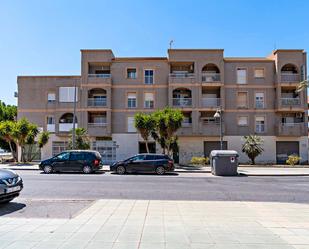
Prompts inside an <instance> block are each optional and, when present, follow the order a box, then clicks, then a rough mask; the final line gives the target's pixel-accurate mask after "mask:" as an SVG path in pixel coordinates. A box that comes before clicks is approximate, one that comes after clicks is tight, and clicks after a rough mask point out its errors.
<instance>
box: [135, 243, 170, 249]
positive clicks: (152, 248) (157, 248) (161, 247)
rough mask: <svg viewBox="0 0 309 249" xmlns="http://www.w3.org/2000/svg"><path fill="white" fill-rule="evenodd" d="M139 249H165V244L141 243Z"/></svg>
mask: <svg viewBox="0 0 309 249" xmlns="http://www.w3.org/2000/svg"><path fill="white" fill-rule="evenodd" d="M139 249H165V243H162V242H160V243H158V242H153V243H150V242H142V243H140V245H139Z"/></svg>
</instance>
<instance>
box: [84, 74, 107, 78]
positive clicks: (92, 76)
mask: <svg viewBox="0 0 309 249" xmlns="http://www.w3.org/2000/svg"><path fill="white" fill-rule="evenodd" d="M88 77H89V78H110V77H111V74H110V73H104V74H95V73H93V74H88Z"/></svg>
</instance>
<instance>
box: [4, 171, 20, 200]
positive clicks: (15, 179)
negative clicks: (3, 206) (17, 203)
mask: <svg viewBox="0 0 309 249" xmlns="http://www.w3.org/2000/svg"><path fill="white" fill-rule="evenodd" d="M22 189H23V180H22V179H21V177H20V176H19V175H18V174H16V173H15V172H14V171H12V170H7V169H0V203H7V202H10V201H11V200H13V199H14V198H16V197H17V196H19V193H20V191H21V190H22Z"/></svg>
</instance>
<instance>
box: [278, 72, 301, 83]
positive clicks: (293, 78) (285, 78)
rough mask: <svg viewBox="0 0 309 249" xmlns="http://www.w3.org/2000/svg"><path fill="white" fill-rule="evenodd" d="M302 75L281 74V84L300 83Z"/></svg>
mask: <svg viewBox="0 0 309 249" xmlns="http://www.w3.org/2000/svg"><path fill="white" fill-rule="evenodd" d="M299 81H300V75H299V74H293V73H281V82H299Z"/></svg>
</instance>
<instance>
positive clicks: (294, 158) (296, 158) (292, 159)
mask: <svg viewBox="0 0 309 249" xmlns="http://www.w3.org/2000/svg"><path fill="white" fill-rule="evenodd" d="M300 159H301V157H299V156H298V155H289V157H288V160H286V163H287V164H288V165H291V166H294V165H295V164H298V162H299V161H300Z"/></svg>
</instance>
